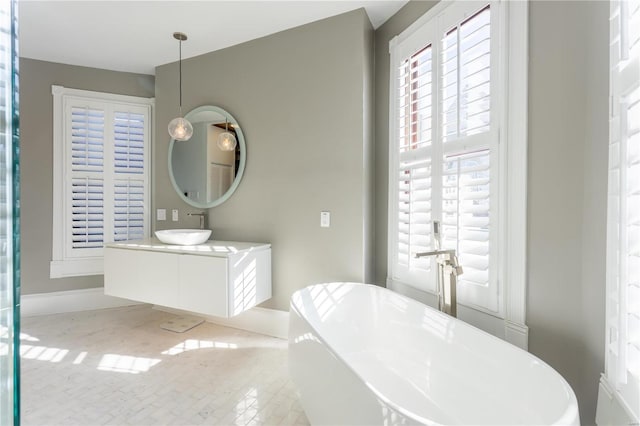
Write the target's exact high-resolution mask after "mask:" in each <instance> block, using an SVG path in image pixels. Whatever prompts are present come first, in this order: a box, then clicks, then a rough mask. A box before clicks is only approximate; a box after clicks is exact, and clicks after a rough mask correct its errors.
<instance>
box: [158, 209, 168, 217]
mask: <svg viewBox="0 0 640 426" xmlns="http://www.w3.org/2000/svg"><path fill="white" fill-rule="evenodd" d="M156 220H167V209H157V210H156Z"/></svg>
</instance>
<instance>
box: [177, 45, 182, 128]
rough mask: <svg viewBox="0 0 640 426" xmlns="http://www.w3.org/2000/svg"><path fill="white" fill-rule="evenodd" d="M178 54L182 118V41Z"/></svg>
mask: <svg viewBox="0 0 640 426" xmlns="http://www.w3.org/2000/svg"><path fill="white" fill-rule="evenodd" d="M178 52H179V53H178V54H179V57H180V60H179V62H178V79H179V81H180V83H179V92H180V117H182V39H180V44H179V48H178Z"/></svg>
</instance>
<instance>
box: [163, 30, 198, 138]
mask: <svg viewBox="0 0 640 426" xmlns="http://www.w3.org/2000/svg"><path fill="white" fill-rule="evenodd" d="M173 38H175V39H176V40H178V41H179V42H180V45H179V46H180V47H179V62H178V66H179V68H178V74H179V77H178V84H179V90H180V110H179V111H180V115H179V116H178V117H177V118H174V119H173V120H171V121H170V122H169V126H168V130H169V135H171V137H172V138H173V139H175V140H177V141H187V140H189V139H190V138H191V136H192V135H193V126H192V125H191V123H189V120H187V119H185V118H183V117H182V42H183V41H184V40H186V39H187V35H186V34H184V33H173Z"/></svg>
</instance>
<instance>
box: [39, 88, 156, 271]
mask: <svg viewBox="0 0 640 426" xmlns="http://www.w3.org/2000/svg"><path fill="white" fill-rule="evenodd" d="M51 93H52V95H53V228H52V229H53V233H52V253H51V254H52V256H51V259H52V260H51V262H50V267H49V277H50V278H64V277H75V276H87V275H102V274H103V273H104V261H103V249H102V248H100V249H78V251H77V252H75V253H71V252H70V247H69V244H68V238H67V236H68V235H69V232H70V229H69V220H68V217H69V214H70V207H69V197H68V196H69V191H68V188H67V185H66V183H67V181H68V180H69V179H70V178H71V176H72V172H71V169H70V164H69V161H68V158H67V157H68V155H67V154H68V149H69V144H68V140H67V138H66V132H67V131H68V126H67V119H66V117H67V113H68V111H67V109H69V107H70V106H71V105H72V103H73V101H74V100H81V101H83V102H86V103H89V104H93V105H95V106H99V107H101V108H104V109H105V110H108V109H110V108H113V106H115V105H122V106H124V107H125V108H126V107H128V106H129V107H135V108H138V109H141V110H143V111H144V115H145V116H146V118H147V123H145V125H146V128H145V133H146V137H145V142H144V150H145V153H144V158H145V160H144V161H145V164H144V173H143V176H142V179H143V180H144V188H145V195H144V221H145V223H144V236H145V237H149V235H150V229H151V205H150V201H151V176H152V174H151V155H152V152H151V147H152V140H153V111H154V107H155V98H143V97H138V96H129V95H119V94H113V93H105V92H95V91H89V90H80V89H71V88H67V87H63V86H57V85H52V86H51ZM107 116H108V115H105V119H107ZM107 127H112V124H111V123H109V124H107V122H106V121H105V128H107ZM111 143H112V140H111V139H105V169H104V170H103V171H102V172H100V173H101V174H102V179H103V181H104V188H105V189H104V194H105V195H108V194H111V193H112V192H113V191H112V190H110V189H108V188H110V187H112V186H113V185H114V183H115V181H116V176H115V173H114V164H113V155H112V154H110V153H108V152H107V151H108V150H109V149H110V145H111ZM107 162H110V163H111V164H110V165H109V164H107ZM107 166H110V169H107V168H106V167H107ZM106 199H107V197H106V196H105V210H109V211H112V212H113V202H112V201H111V207H106ZM107 220H111V218H105V222H106V221H107ZM107 229H110V227H105V235H104V243H108V242H111V241H112V240H113V235H111V234H112V233H107Z"/></svg>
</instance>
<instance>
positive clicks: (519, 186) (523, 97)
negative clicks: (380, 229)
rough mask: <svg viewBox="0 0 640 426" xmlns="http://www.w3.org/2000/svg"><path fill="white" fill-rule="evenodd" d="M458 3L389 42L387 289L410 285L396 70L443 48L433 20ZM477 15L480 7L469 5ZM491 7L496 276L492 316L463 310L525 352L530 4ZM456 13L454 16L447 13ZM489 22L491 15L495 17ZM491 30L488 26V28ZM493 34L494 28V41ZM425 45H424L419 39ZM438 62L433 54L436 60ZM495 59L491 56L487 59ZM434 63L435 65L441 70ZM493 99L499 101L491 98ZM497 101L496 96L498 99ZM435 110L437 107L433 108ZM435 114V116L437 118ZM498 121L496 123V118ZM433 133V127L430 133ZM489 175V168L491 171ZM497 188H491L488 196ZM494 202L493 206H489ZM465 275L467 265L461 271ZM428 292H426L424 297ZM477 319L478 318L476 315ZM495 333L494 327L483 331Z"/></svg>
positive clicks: (434, 11)
mask: <svg viewBox="0 0 640 426" xmlns="http://www.w3.org/2000/svg"><path fill="white" fill-rule="evenodd" d="M465 3H468V2H459V1H440V2H439V3H438V4H436V5H435V6H434V7H432V8H431V9H430V10H429V11H428V12H427V13H426V14H425V15H423V16H422V17H421V18H419V19H418V20H417V21H416V22H414V23H413V24H412V25H411V26H409V27H408V28H407V29H406V30H405V31H403V32H402V33H401V34H399V35H398V36H396V37H395V38H393V39H392V40H391V41H390V43H389V53H390V57H391V61H390V85H389V194H388V197H389V198H388V200H389V205H388V209H389V212H388V213H389V216H388V247H387V256H388V257H387V259H388V265H387V271H388V272H387V287H389V288H394V287H398V288H401V287H403V286H405V285H410V284H407V283H405V282H402V281H399V280H397V279H395V278H394V275H393V271H394V267H395V265H394V264H393V262H394V259H395V256H396V254H395V252H396V250H397V243H396V240H397V237H396V234H397V225H396V224H395V223H394V222H393V221H394V219H395V220H397V217H398V216H397V203H395V202H394V200H397V195H396V193H397V171H398V160H399V158H398V157H399V154H398V149H397V148H398V141H397V137H396V135H397V134H398V119H397V117H396V108H395V106H396V103H397V101H398V95H397V91H396V87H397V86H396V83H395V81H396V78H397V77H398V74H397V68H398V65H399V64H400V60H401V58H402V57H407V56H410V55H411V54H412V53H413V52H416V51H418V50H419V49H420V48H422V47H425V46H427V45H428V44H429V42H430V41H431V43H440V42H441V38H440V36H439V34H438V33H437V32H436V28H437V25H436V23H437V22H438V19H439V18H440V17H441V16H443V15H444V14H445V13H447V12H450V11H453V10H454V9H455V8H464V7H466V5H465ZM473 3H474V4H475V5H476V6H474V8H475V9H478V10H479V8H480V5H478V3H476V2H473ZM486 3H487V4H490V5H491V7H492V8H497V16H498V23H497V24H498V25H497V27H498V38H499V39H498V43H497V44H498V46H499V52H498V56H497V57H498V58H499V65H498V69H499V70H500V73H501V78H495V77H493V76H492V81H493V80H497V81H496V85H495V86H494V85H493V82H492V87H495V88H496V89H495V91H494V92H492V100H491V102H492V103H493V102H495V101H497V102H498V104H499V105H500V106H501V107H500V108H499V109H497V110H496V109H494V107H493V105H492V113H491V114H492V121H493V120H494V118H495V119H497V120H498V122H499V126H498V129H497V131H498V145H499V150H498V152H497V153H495V154H494V153H491V155H492V161H493V158H494V157H495V156H496V155H497V158H498V163H499V164H498V167H499V173H500V178H499V182H498V184H497V198H498V205H497V215H498V217H499V219H498V224H497V225H498V226H499V229H498V232H497V233H496V234H497V235H495V238H497V239H496V240H495V243H494V244H496V245H497V253H498V254H497V256H495V257H496V258H494V259H490V262H492V266H491V267H494V268H495V271H496V273H497V284H498V288H497V291H498V293H497V297H498V303H497V309H496V310H495V311H492V310H489V309H485V308H483V307H480V306H477V305H473V304H467V306H468V307H469V308H472V310H473V311H476V312H477V313H479V314H480V316H477V317H475V318H476V319H477V321H475V322H476V323H483V322H484V321H485V320H484V319H483V316H484V315H489V316H491V317H493V318H497V319H498V320H500V321H501V322H502V325H503V326H504V328H502V330H501V332H500V333H499V334H500V335H501V336H500V337H503V338H505V339H506V340H508V341H510V342H512V343H515V344H516V345H518V346H520V347H523V348H526V347H527V346H528V343H527V341H528V328H527V327H526V324H525V314H526V312H525V311H526V280H527V275H526V244H527V232H526V229H527V228H526V227H527V210H526V207H527V102H528V99H527V72H528V64H527V61H528V1H522V2H510V1H487V2H486ZM449 8H454V9H449ZM492 16H494V15H492ZM492 26H493V21H492ZM494 34H495V33H494V32H493V29H492V37H493V35H494ZM420 39H422V40H423V41H422V42H421V43H418V42H416V40H420ZM434 57H435V55H434ZM492 57H495V56H492ZM438 66H439V64H437V63H436V64H435V65H434V66H433V69H434V70H437V69H438ZM434 74H435V77H432V81H436V79H437V78H439V70H437V73H434ZM494 94H495V95H499V99H494ZM495 97H498V96H495ZM433 107H434V109H437V107H438V105H437V104H434V105H433ZM438 113H439V111H436V112H434V113H433V114H434V115H435V114H438ZM494 116H495V117H494ZM432 127H433V128H434V129H435V128H437V125H434V126H432ZM491 170H492V171H491V173H492V175H493V172H494V166H493V164H492V169H491ZM494 187H496V186H493V187H492V189H493V188H494ZM492 202H493V201H492ZM463 268H464V265H463ZM423 291H426V292H427V293H432V292H431V291H429V290H423ZM474 315H475V314H474ZM488 328H492V329H495V327H492V326H491V327H488Z"/></svg>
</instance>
